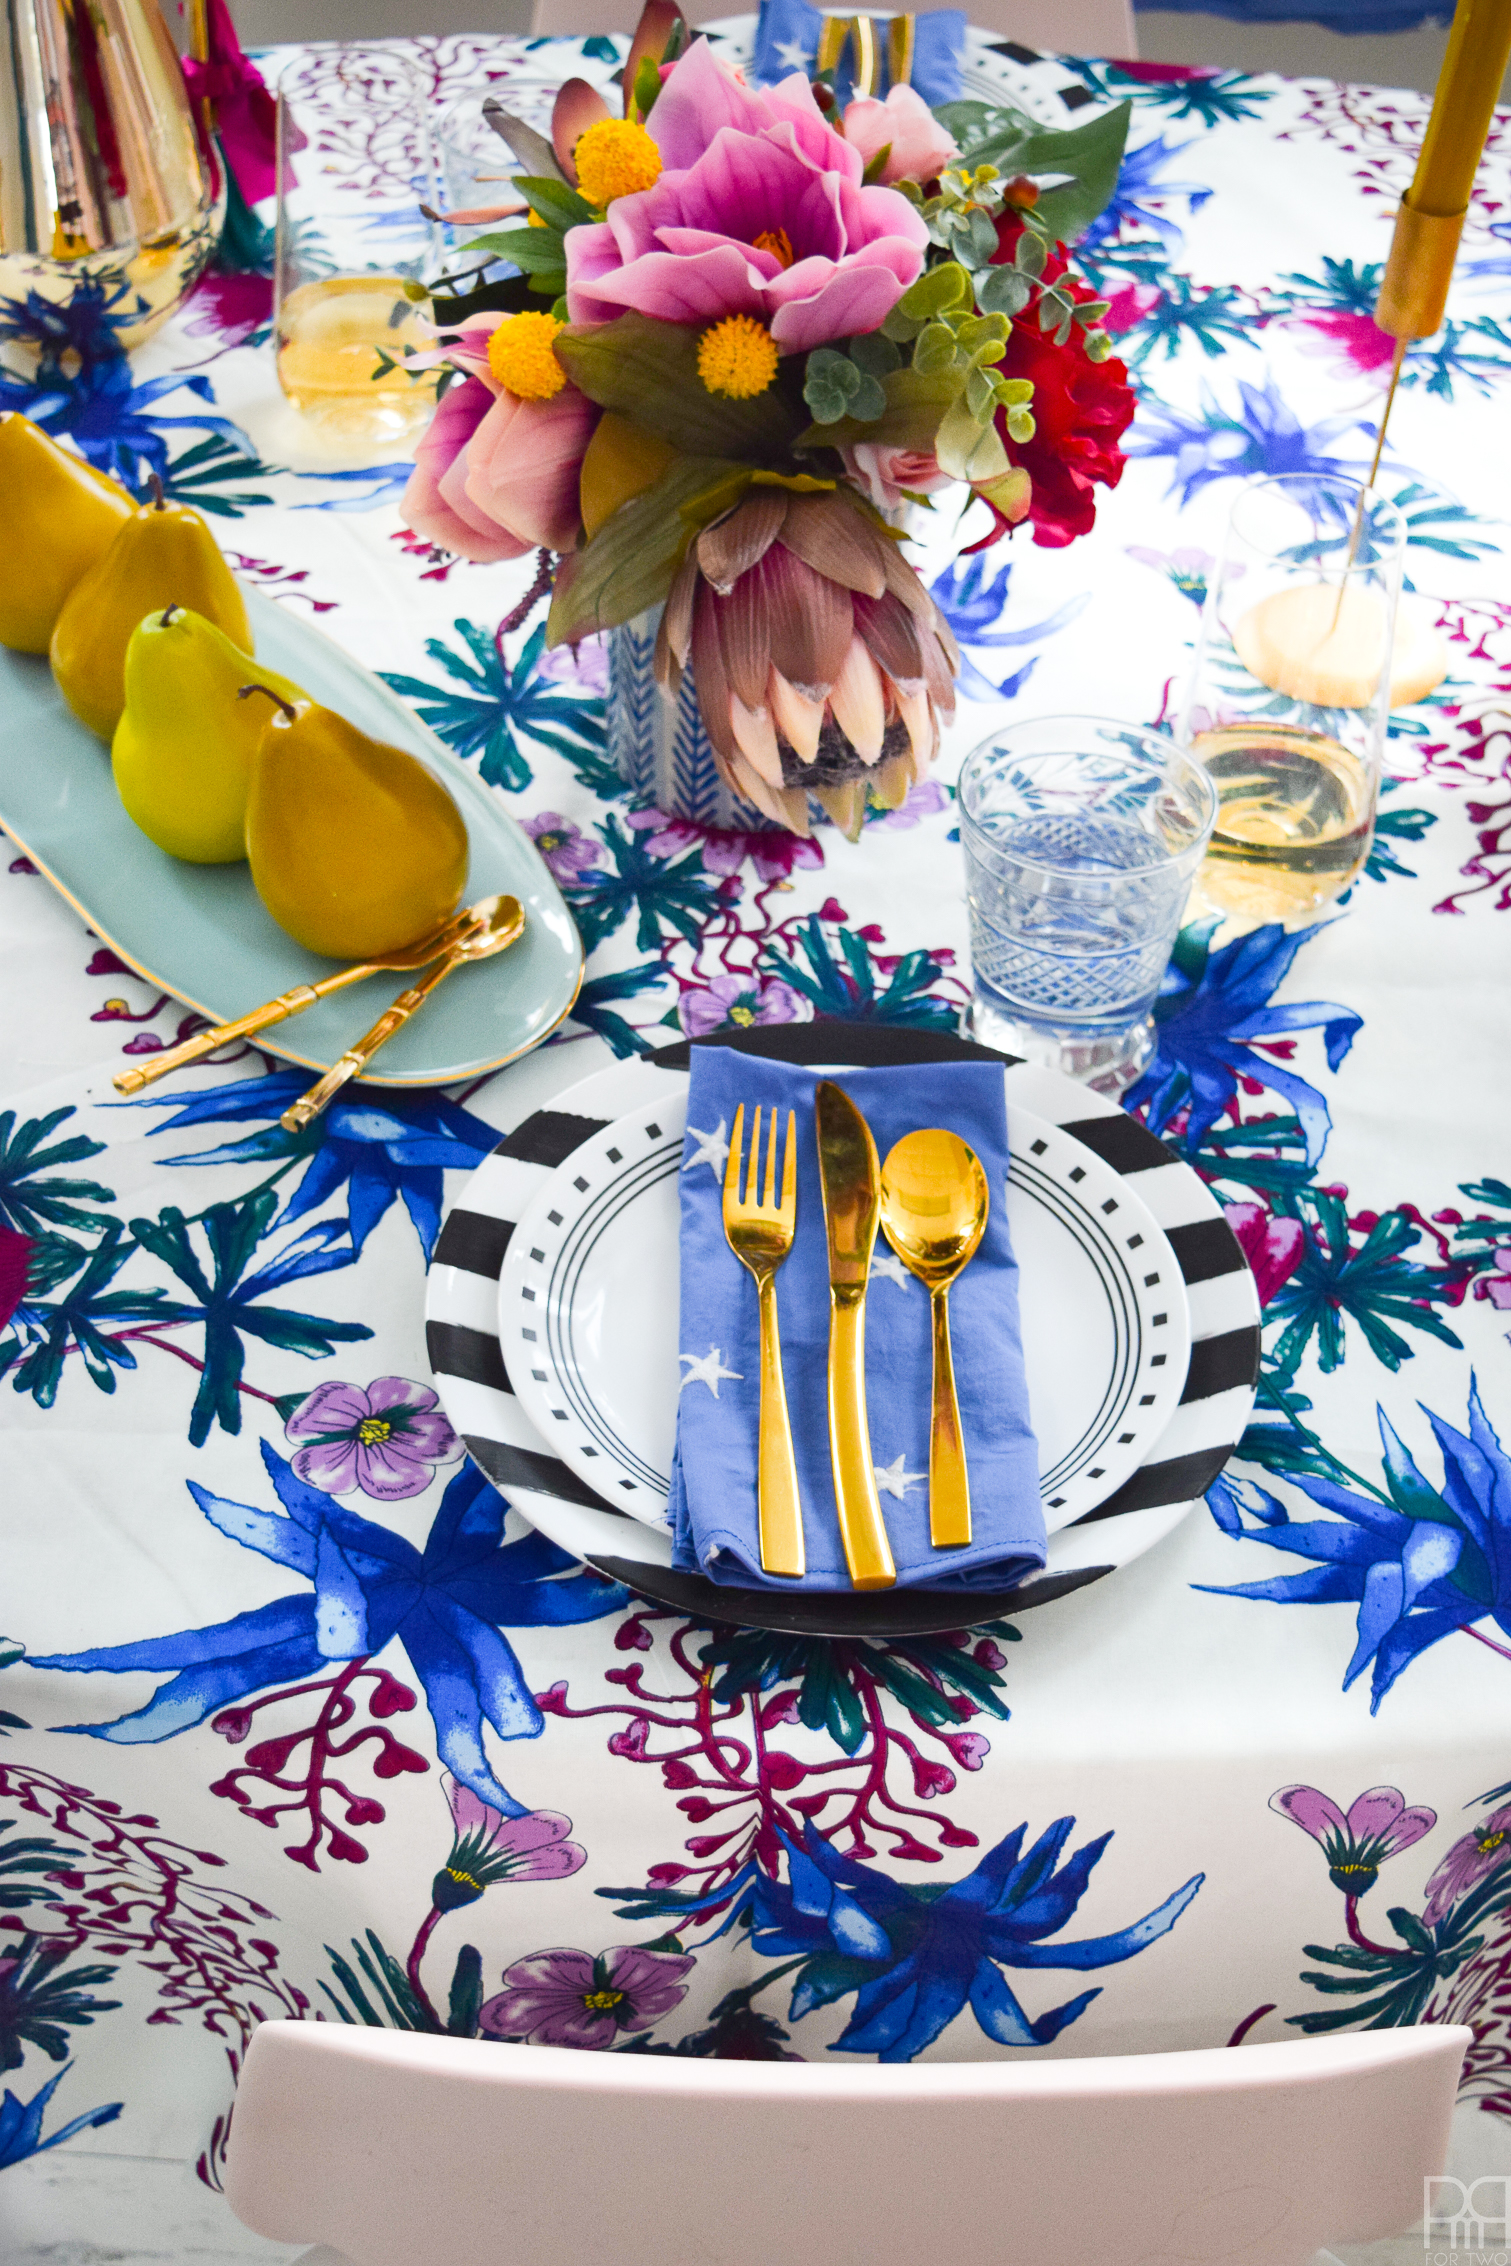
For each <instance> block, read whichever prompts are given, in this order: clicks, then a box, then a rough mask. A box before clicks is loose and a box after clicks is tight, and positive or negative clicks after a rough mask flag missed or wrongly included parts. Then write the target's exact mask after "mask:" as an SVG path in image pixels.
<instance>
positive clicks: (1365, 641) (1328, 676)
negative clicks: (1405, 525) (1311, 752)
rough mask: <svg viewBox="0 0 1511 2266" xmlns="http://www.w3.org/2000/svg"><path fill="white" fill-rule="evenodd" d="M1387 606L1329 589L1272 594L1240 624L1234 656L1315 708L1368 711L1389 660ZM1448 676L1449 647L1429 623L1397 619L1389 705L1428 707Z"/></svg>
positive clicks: (1366, 594)
mask: <svg viewBox="0 0 1511 2266" xmlns="http://www.w3.org/2000/svg"><path fill="white" fill-rule="evenodd" d="M1385 626H1386V625H1385V607H1384V604H1383V602H1382V600H1381V599H1380V597H1379V595H1378V594H1377V593H1376V592H1375V591H1373V590H1359V589H1348V590H1344V591H1342V592H1341V593H1340V592H1339V590H1338V589H1337V587H1336V586H1335V585H1334V584H1333V583H1330V582H1304V583H1295V584H1292V585H1291V586H1290V587H1289V588H1288V589H1285V590H1273V591H1271V593H1270V595H1269V597H1268V598H1261V599H1260V601H1259V603H1258V605H1257V606H1251V607H1250V608H1249V610H1248V612H1247V613H1246V614H1245V615H1244V616H1243V617H1242V619H1241V620H1240V621H1239V622H1238V623H1237V624H1236V625H1235V627H1234V630H1233V650H1234V652H1235V653H1236V654H1237V655H1238V658H1239V660H1240V661H1241V662H1242V663H1243V665H1244V667H1245V668H1246V669H1247V670H1248V672H1249V674H1250V676H1251V677H1257V678H1258V679H1259V682H1260V683H1261V684H1262V685H1270V686H1271V687H1273V689H1274V690H1275V691H1276V692H1283V693H1285V694H1286V696H1287V697H1288V698H1289V699H1291V700H1304V701H1309V702H1310V703H1311V704H1312V705H1313V706H1314V707H1316V708H1367V707H1368V706H1369V704H1370V702H1371V701H1372V700H1373V699H1374V697H1375V692H1376V690H1377V688H1378V686H1379V682H1380V670H1381V667H1382V665H1383V662H1384V658H1385ZM1447 674H1448V648H1447V646H1446V645H1445V644H1444V643H1443V640H1442V638H1441V637H1440V636H1439V634H1438V632H1437V631H1436V630H1435V629H1434V628H1433V627H1432V625H1431V623H1430V622H1425V621H1423V620H1421V619H1420V618H1419V617H1418V616H1417V615H1416V614H1415V613H1413V611H1412V610H1411V609H1410V608H1409V607H1406V606H1402V607H1399V608H1398V609H1397V613H1396V634H1395V644H1394V647H1393V649H1392V652H1391V661H1390V706H1391V707H1392V708H1409V707H1411V706H1412V704H1413V703H1414V702H1415V701H1418V700H1424V699H1425V698H1426V696H1427V694H1428V693H1429V692H1431V690H1432V688H1433V686H1434V685H1436V684H1440V683H1441V682H1442V680H1443V678H1444V677H1445V676H1446V675H1447Z"/></svg>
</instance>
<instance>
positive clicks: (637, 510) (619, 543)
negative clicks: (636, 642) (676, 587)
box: [546, 456, 748, 645]
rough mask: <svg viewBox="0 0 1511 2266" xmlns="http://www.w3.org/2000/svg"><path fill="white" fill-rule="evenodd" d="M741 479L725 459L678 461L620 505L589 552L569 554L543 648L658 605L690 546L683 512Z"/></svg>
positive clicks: (741, 468) (689, 531)
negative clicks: (733, 478) (568, 568)
mask: <svg viewBox="0 0 1511 2266" xmlns="http://www.w3.org/2000/svg"><path fill="white" fill-rule="evenodd" d="M741 472H747V476H748V470H747V467H745V466H743V465H739V464H733V463H731V462H730V461H729V460H728V459H727V458H722V457H709V456H685V457H679V458H678V460H677V462H676V463H675V464H673V465H671V466H669V467H668V469H667V470H666V471H665V472H663V473H662V475H661V478H660V479H659V480H658V481H657V482H656V484H655V486H654V487H653V488H647V489H646V491H645V493H644V494H643V495H640V496H634V497H632V498H631V500H630V501H629V502H628V503H627V504H621V505H620V507H619V509H618V510H617V511H616V512H615V513H613V515H612V516H611V517H610V518H608V519H606V520H605V521H604V523H603V525H602V527H600V528H599V530H598V533H597V534H596V535H595V536H594V537H593V540H592V542H591V543H589V545H588V547H587V549H586V550H585V551H579V552H576V553H574V554H573V556H572V558H571V561H570V566H571V572H570V573H559V574H558V576H557V581H556V594H555V596H554V597H553V598H552V600H551V611H550V614H549V616H548V617H547V621H546V643H547V644H548V645H560V644H562V643H563V642H565V641H567V640H569V639H570V640H575V639H577V638H579V637H585V636H587V635H588V633H589V632H590V631H592V630H599V629H614V628H617V626H618V625H619V624H620V623H621V622H627V621H632V620H633V619H634V617H635V615H636V614H643V613H644V612H645V610H646V608H647V607H648V606H657V605H659V604H660V603H661V601H662V600H663V599H664V598H665V596H666V594H667V592H668V591H669V590H670V588H671V586H672V580H673V577H674V576H675V574H676V572H677V569H678V567H679V566H680V565H681V563H682V554H683V552H684V551H685V550H686V548H687V545H688V542H689V540H690V539H691V535H692V527H691V526H690V525H689V521H688V519H687V518H685V517H684V516H683V509H684V506H686V505H691V504H694V503H695V502H696V501H697V499H698V498H700V497H701V496H703V495H705V494H706V493H707V492H708V491H709V490H710V489H712V488H715V487H718V486H719V485H720V484H721V483H723V482H725V481H727V480H729V478H730V477H731V476H732V475H737V474H739V473H741Z"/></svg>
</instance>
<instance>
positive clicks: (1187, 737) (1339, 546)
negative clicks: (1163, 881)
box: [1176, 473, 1442, 933]
mask: <svg viewBox="0 0 1511 2266" xmlns="http://www.w3.org/2000/svg"><path fill="white" fill-rule="evenodd" d="M1405 548H1406V526H1405V522H1404V520H1403V519H1402V517H1401V514H1400V513H1399V512H1398V511H1397V510H1396V508H1395V506H1394V505H1393V504H1391V503H1389V502H1387V501H1386V499H1385V498H1384V497H1383V496H1381V495H1380V494H1379V493H1378V492H1377V491H1376V490H1375V489H1373V488H1366V487H1361V486H1360V484H1359V483H1358V482H1357V481H1354V480H1348V479H1343V478H1336V477H1323V476H1318V475H1313V474H1311V473H1291V474H1287V475H1285V476H1283V477H1281V478H1278V479H1266V478H1260V479H1256V480H1252V481H1250V482H1249V483H1248V484H1247V485H1246V486H1245V488H1244V489H1243V491H1242V492H1241V494H1240V495H1239V496H1238V497H1237V498H1236V499H1235V501H1234V504H1233V509H1232V512H1231V514H1230V515H1229V519H1228V527H1227V534H1226V538H1225V540H1224V544H1223V551H1222V556H1221V558H1220V559H1219V560H1218V562H1217V565H1216V567H1215V569H1214V571H1213V575H1212V581H1211V584H1210V586H1209V588H1208V591H1207V600H1206V605H1205V608H1204V610H1203V614H1202V625H1201V634H1200V637H1199V638H1198V641H1197V648H1196V657H1195V661H1194V663H1193V667H1192V672H1191V678H1190V682H1189V684H1188V686H1187V689H1186V697H1185V701H1184V705H1183V707H1182V710H1181V713H1180V716H1179V718H1178V720H1177V724H1176V737H1177V738H1178V739H1179V740H1180V741H1181V743H1182V744H1183V745H1184V746H1186V747H1187V748H1189V750H1190V752H1191V754H1192V755H1193V756H1194V757H1195V758H1196V760H1197V761H1198V762H1199V763H1203V764H1205V766H1206V768H1207V770H1208V772H1209V773H1210V774H1211V777H1212V781H1213V784H1214V785H1215V786H1216V788H1217V793H1218V813H1217V824H1216V827H1215V828H1214V830H1213V834H1212V839H1211V842H1210V844H1209V845H1208V849H1207V855H1206V858H1205V860H1204V862H1203V864H1202V867H1201V870H1200V872H1199V874H1198V876H1197V880H1196V887H1195V890H1194V892H1193V897H1192V906H1191V909H1192V911H1194V912H1198V913H1200V912H1203V911H1205V912H1211V913H1220V914H1222V915H1223V916H1224V918H1225V919H1226V920H1227V921H1229V922H1230V923H1231V924H1232V929H1233V931H1235V932H1238V933H1241V932H1242V931H1243V930H1245V929H1250V928H1257V927H1259V926H1260V925H1261V924H1263V923H1264V922H1267V921H1286V922H1299V921H1305V920H1307V919H1309V918H1310V917H1311V915H1312V914H1313V913H1315V912H1316V910H1317V908H1318V907H1319V906H1321V905H1325V904H1328V903H1330V902H1331V900H1332V899H1333V898H1335V897H1337V896H1340V895H1341V894H1342V892H1343V891H1344V890H1345V889H1347V888H1348V886H1349V884H1350V883H1351V882H1352V881H1353V880H1354V879H1355V877H1356V875H1357V874H1358V873H1359V871H1360V869H1361V867H1362V866H1363V864H1364V860H1365V858H1366V857H1367V856H1368V854H1369V845H1370V838H1371V836H1372V834H1373V832H1374V822H1375V803H1376V799H1377V797H1378V795H1379V789H1380V772H1381V766H1382V762H1383V758H1384V752H1385V735H1386V730H1387V727H1388V723H1389V717H1390V710H1391V708H1392V707H1401V706H1404V705H1406V704H1407V703H1409V702H1411V701H1414V700H1419V699H1420V698H1421V697H1422V695H1423V693H1424V692H1425V691H1427V690H1428V689H1430V686H1431V684H1432V683H1435V682H1436V681H1437V676H1439V675H1441V673H1442V672H1441V669H1435V668H1434V667H1433V663H1434V661H1435V658H1436V654H1437V651H1438V641H1437V640H1436V639H1435V637H1432V638H1431V639H1430V650H1418V648H1419V646H1421V645H1423V643H1424V641H1423V640H1422V639H1421V638H1420V636H1419V634H1418V633H1417V632H1416V631H1415V629H1414V627H1413V628H1412V629H1411V630H1410V631H1408V633H1407V634H1405V635H1403V634H1402V631H1403V629H1405V627H1406V625H1405V624H1404V622H1403V620H1402V618H1401V617H1400V616H1399V612H1398V602H1399V598H1400V591H1401V562H1402V558H1403V555H1404V552H1405ZM1424 679H1425V681H1424Z"/></svg>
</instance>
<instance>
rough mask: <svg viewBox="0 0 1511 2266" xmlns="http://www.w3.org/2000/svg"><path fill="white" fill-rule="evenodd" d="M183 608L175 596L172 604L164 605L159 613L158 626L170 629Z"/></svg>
mask: <svg viewBox="0 0 1511 2266" xmlns="http://www.w3.org/2000/svg"><path fill="white" fill-rule="evenodd" d="M183 610H184V609H183V607H182V606H181V605H180V604H179V602H178V600H177V599H176V598H175V599H174V601H173V603H172V605H171V606H165V607H164V608H163V611H162V613H161V614H160V615H159V617H158V624H157V626H158V628H159V629H171V628H172V626H173V624H174V623H175V622H176V621H177V620H178V617H179V615H180V614H181V613H182V612H183Z"/></svg>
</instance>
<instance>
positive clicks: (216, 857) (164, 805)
mask: <svg viewBox="0 0 1511 2266" xmlns="http://www.w3.org/2000/svg"><path fill="white" fill-rule="evenodd" d="M251 676H258V677H260V679H261V681H262V682H263V683H264V684H266V685H267V686H268V687H269V688H270V689H271V690H272V691H273V692H275V693H277V694H278V695H279V696H280V697H281V698H283V699H285V700H289V701H296V700H303V699H304V698H305V697H306V696H305V694H304V693H303V692H302V691H301V689H300V687H299V686H298V685H295V684H290V682H289V680H288V678H287V677H279V676H275V675H274V674H273V673H272V671H271V670H268V669H260V668H259V666H258V664H257V662H255V661H254V660H253V659H252V658H251V656H250V654H247V653H244V652H243V651H242V649H241V647H240V646H239V645H233V644H232V642H231V640H230V638H229V637H227V635H226V633H225V631H224V630H223V629H217V628H216V626H215V624H214V622H207V621H206V620H205V618H204V616H203V614H196V613H194V612H192V611H191V610H190V609H189V608H188V607H185V606H170V607H169V608H168V609H167V611H166V613H161V614H149V615H148V616H147V618H146V620H145V621H142V622H139V623H138V624H137V626H136V628H135V629H134V630H133V631H132V633H131V643H130V644H129V645H128V646H127V648H126V706H125V709H124V711H123V713H122V716H121V720H120V722H119V723H118V724H117V726H116V728H115V738H114V739H113V740H112V741H111V743H110V761H111V767H112V769H113V770H114V772H115V783H116V789H117V792H118V793H119V795H120V798H121V801H122V802H123V803H124V804H125V806H126V809H127V811H128V813H129V814H130V816H131V817H132V818H134V819H135V820H136V823H137V825H138V826H139V827H140V828H141V830H142V832H143V833H144V834H146V835H149V836H150V837H151V839H152V840H153V841H154V842H156V844H157V846H158V848H159V849H160V850H167V851H168V852H169V854H170V855H171V856H173V857H175V858H187V859H189V860H190V861H191V863H193V864H195V865H230V864H233V863H234V862H235V861H236V860H237V859H238V858H244V857H245V856H246V854H247V842H246V835H247V792H248V789H249V787H250V785H251V778H252V758H253V756H254V755H255V754H256V752H257V742H258V740H259V739H260V738H261V737H262V731H263V726H264V725H265V723H266V721H267V711H266V708H265V706H264V704H263V703H262V702H260V701H255V700H252V701H248V700H239V699H238V698H237V693H238V691H239V690H240V688H241V686H242V685H244V684H245V683H246V681H247V679H248V677H251Z"/></svg>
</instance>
